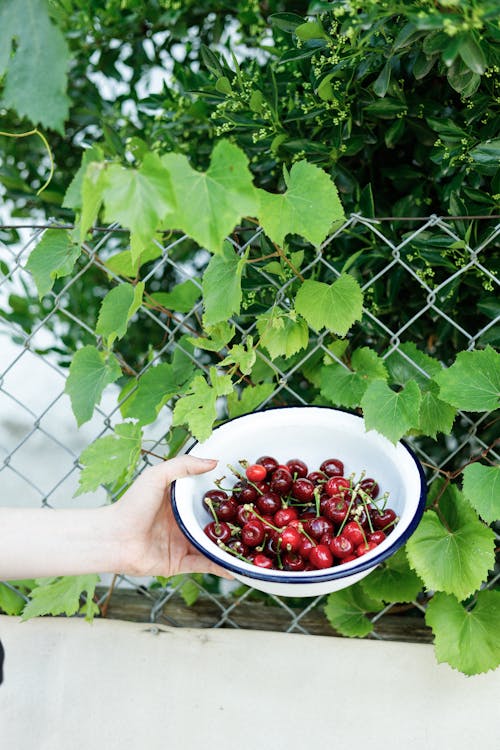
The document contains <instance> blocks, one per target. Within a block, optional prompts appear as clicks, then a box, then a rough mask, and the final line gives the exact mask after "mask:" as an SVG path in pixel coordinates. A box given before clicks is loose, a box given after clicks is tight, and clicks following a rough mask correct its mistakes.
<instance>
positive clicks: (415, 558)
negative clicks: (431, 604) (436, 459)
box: [406, 485, 495, 600]
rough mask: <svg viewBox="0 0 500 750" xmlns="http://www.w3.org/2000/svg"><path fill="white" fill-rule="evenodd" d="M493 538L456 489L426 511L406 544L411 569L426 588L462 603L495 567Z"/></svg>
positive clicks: (452, 488) (491, 533)
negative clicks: (453, 596)
mask: <svg viewBox="0 0 500 750" xmlns="http://www.w3.org/2000/svg"><path fill="white" fill-rule="evenodd" d="M494 543H495V535H494V533H493V531H492V530H491V529H489V528H488V527H487V526H485V525H484V524H483V523H482V522H481V521H480V520H479V518H478V517H477V515H476V513H475V512H474V510H473V509H472V508H471V506H470V505H469V503H468V502H467V500H466V499H465V498H464V496H463V495H462V493H461V492H460V490H458V488H457V487H455V486H453V485H450V486H448V488H447V489H446V491H445V492H444V493H443V495H442V497H441V498H440V499H439V512H436V511H434V510H427V511H426V512H425V513H424V515H423V517H422V520H421V521H420V524H419V525H418V527H417V529H416V531H415V532H414V534H413V536H412V537H411V538H410V539H409V540H408V542H407V544H406V551H407V554H408V559H409V561H410V565H411V566H412V568H413V569H414V570H415V571H416V572H417V573H418V575H419V576H420V578H422V580H423V581H424V583H425V585H426V586H427V588H429V589H431V590H434V591H444V592H445V593H447V594H454V595H455V596H456V597H457V598H458V599H460V600H462V599H465V598H466V597H468V596H470V595H471V594H473V593H474V591H476V590H477V589H478V588H479V587H480V585H481V583H482V582H483V581H484V580H486V578H487V576H488V571H489V570H491V569H492V568H493V566H494V564H495V556H494Z"/></svg>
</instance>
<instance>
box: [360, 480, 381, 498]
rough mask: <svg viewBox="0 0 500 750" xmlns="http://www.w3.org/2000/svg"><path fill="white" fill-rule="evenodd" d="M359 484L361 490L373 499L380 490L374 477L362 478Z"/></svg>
mask: <svg viewBox="0 0 500 750" xmlns="http://www.w3.org/2000/svg"><path fill="white" fill-rule="evenodd" d="M359 486H360V487H361V489H362V490H363V492H366V494H367V495H370V497H371V498H373V499H375V498H376V497H377V496H378V493H379V492H380V487H379V486H378V484H377V482H376V481H375V480H374V479H371V477H369V478H367V479H363V481H362V482H360V485H359Z"/></svg>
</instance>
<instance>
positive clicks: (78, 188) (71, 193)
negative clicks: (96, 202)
mask: <svg viewBox="0 0 500 750" xmlns="http://www.w3.org/2000/svg"><path fill="white" fill-rule="evenodd" d="M103 159H104V152H103V150H102V148H100V147H99V146H97V145H93V146H92V147H91V148H87V149H85V151H84V152H83V154H82V162H81V164H80V166H79V168H78V169H77V171H76V173H75V176H74V177H73V179H72V180H71V182H70V184H69V185H68V189H67V190H66V192H65V194H64V200H63V204H62V205H63V208H72V209H73V210H74V211H79V210H80V209H81V207H82V188H83V180H84V178H85V173H86V171H87V167H88V166H89V164H91V163H92V162H102V161H103Z"/></svg>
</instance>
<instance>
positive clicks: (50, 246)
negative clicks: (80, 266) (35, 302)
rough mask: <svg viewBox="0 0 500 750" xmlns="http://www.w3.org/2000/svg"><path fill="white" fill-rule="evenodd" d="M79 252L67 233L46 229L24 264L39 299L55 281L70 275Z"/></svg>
mask: <svg viewBox="0 0 500 750" xmlns="http://www.w3.org/2000/svg"><path fill="white" fill-rule="evenodd" d="M81 251H82V250H81V247H80V246H79V245H76V244H75V243H74V242H73V240H72V239H71V235H70V233H69V232H64V231H62V230H61V229H47V231H46V232H45V233H44V235H43V237H42V239H41V240H40V242H39V243H38V245H37V246H36V247H35V248H34V249H33V250H32V251H31V253H30V257H29V258H28V262H27V263H26V270H27V271H29V272H30V273H31V274H33V278H34V280H35V284H36V288H37V290H38V296H39V298H40V299H41V298H42V297H44V296H45V295H46V294H47V293H48V292H50V290H51V289H52V287H53V286H54V281H55V280H56V279H60V278H62V277H63V276H67V275H68V274H70V273H71V271H72V270H73V266H74V265H75V263H76V261H77V259H78V258H79V256H80V253H81Z"/></svg>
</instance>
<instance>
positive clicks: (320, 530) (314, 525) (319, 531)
mask: <svg viewBox="0 0 500 750" xmlns="http://www.w3.org/2000/svg"><path fill="white" fill-rule="evenodd" d="M306 531H307V533H308V534H309V536H312V537H313V539H318V540H319V539H321V537H322V536H323V534H326V533H328V532H331V531H333V524H332V522H331V521H329V520H328V518H325V517H324V516H316V517H315V518H311V519H310V520H308V521H307V528H306Z"/></svg>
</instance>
